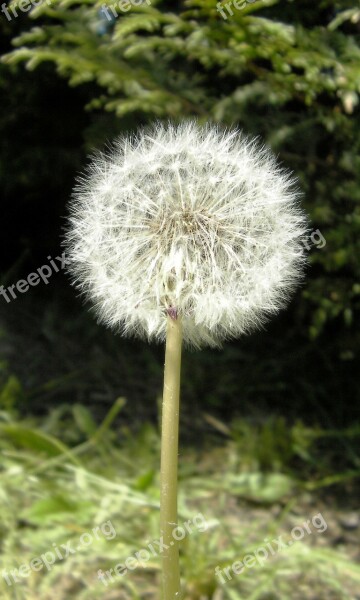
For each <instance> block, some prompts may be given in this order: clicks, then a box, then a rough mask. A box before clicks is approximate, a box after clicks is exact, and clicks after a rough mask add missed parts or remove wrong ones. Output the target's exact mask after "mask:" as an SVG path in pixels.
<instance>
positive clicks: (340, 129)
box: [0, 0, 360, 600]
mask: <svg viewBox="0 0 360 600" xmlns="http://www.w3.org/2000/svg"><path fill="white" fill-rule="evenodd" d="M19 5H20V6H24V4H23V2H19V3H18V0H13V1H12V2H11V3H10V5H8V7H7V9H8V11H9V15H10V17H11V18H10V19H8V18H7V16H6V14H5V12H4V11H2V13H0V55H1V56H2V60H1V62H0V92H1V101H2V111H1V112H0V180H1V200H2V222H1V225H2V228H1V238H0V244H1V258H0V261H1V262H0V284H1V285H4V286H5V287H7V286H9V285H11V284H14V283H16V282H17V281H18V280H19V279H23V278H26V277H27V276H28V274H29V273H31V272H32V271H34V270H36V269H37V268H39V267H41V266H42V265H45V264H49V258H48V257H49V256H52V257H55V256H59V255H60V253H61V249H60V242H61V236H62V229H63V225H64V217H65V216H66V211H67V209H66V204H67V201H68V199H69V196H70V194H71V189H72V187H73V185H74V181H75V178H76V176H77V174H78V173H79V171H81V169H83V168H84V166H85V164H86V162H87V155H88V153H89V152H92V151H93V150H95V149H98V148H100V149H104V148H106V145H107V143H108V142H109V141H111V140H112V139H113V138H114V137H115V136H116V135H118V134H120V133H121V132H125V131H126V132H129V131H130V132H132V131H135V130H136V128H137V127H139V126H141V125H145V124H147V123H148V122H150V121H152V120H154V119H156V118H159V119H168V118H171V119H174V120H176V121H178V120H181V119H183V118H187V117H195V118H197V119H199V120H200V121H201V122H206V121H213V122H219V123H222V124H224V125H237V126H239V127H240V128H242V129H243V130H244V131H246V132H248V133H250V134H253V135H257V136H259V137H260V138H261V139H262V140H263V141H264V142H266V143H267V144H268V145H269V146H270V147H271V148H272V149H273V150H274V152H275V153H276V154H277V155H278V157H279V159H280V160H281V161H282V163H283V164H284V165H285V166H287V167H289V168H290V169H292V170H293V171H294V172H295V173H296V175H297V176H298V178H299V182H300V186H301V188H302V190H303V203H304V206H305V208H306V210H307V212H308V214H309V216H310V220H311V229H312V230H319V231H320V232H321V236H322V238H324V239H325V240H326V245H324V246H323V247H321V244H316V243H315V244H313V245H312V247H311V249H310V250H309V268H308V271H307V277H306V281H305V282H304V284H303V286H302V287H301V289H300V290H299V291H298V292H297V294H296V295H295V297H294V298H293V300H292V302H291V304H290V306H289V309H288V310H286V311H283V312H282V313H281V314H280V315H279V316H278V317H277V318H275V319H273V320H272V322H271V323H270V324H269V325H268V326H267V327H266V328H265V329H264V330H262V331H259V332H258V333H256V334H254V335H252V336H249V337H245V338H244V339H240V340H237V341H233V342H231V343H227V344H226V345H225V346H224V348H223V349H222V350H220V351H213V350H206V351H202V352H196V353H189V352H185V353H184V360H183V384H182V414H181V420H182V424H181V435H182V440H181V444H182V448H184V454H183V456H182V460H181V467H180V471H181V472H180V476H181V481H182V483H181V488H182V490H183V497H182V498H181V502H180V506H181V511H180V512H181V515H182V516H184V517H186V516H188V515H189V514H190V513H189V511H190V509H195V507H196V509H197V510H199V509H200V508H201V509H202V508H203V512H204V514H206V515H207V517H208V516H209V515H210V517H211V516H212V515H216V518H218V519H220V520H221V522H222V528H219V527H218V525H219V522H217V525H216V523H215V524H214V527H213V528H212V532H213V535H211V536H207V537H206V538H205V537H200V541H199V540H198V539H197V538H195V541H194V540H193V539H192V538H189V540H186V541H185V542H184V548H183V549H182V560H183V568H184V575H185V576H186V580H187V581H188V587H187V594H188V595H187V596H186V597H187V598H189V599H190V598H191V599H199V600H200V598H202V599H203V598H204V597H205V598H207V597H214V598H216V599H217V600H221V599H222V598H229V599H232V600H237V599H238V598H240V597H242V598H243V597H245V596H246V597H247V596H248V597H251V598H254V599H255V598H263V599H264V600H265V599H267V600H270V598H271V599H272V600H275V599H278V598H281V599H288V598H291V599H292V600H293V599H294V598H304V597H308V598H316V599H317V600H318V599H320V598H324V599H325V598H326V599H327V600H328V599H330V598H335V599H336V598H351V599H353V598H356V597H358V596H356V593H355V591H354V590H355V589H356V588H357V586H358V582H359V577H360V574H359V569H358V565H357V564H356V560H358V559H359V556H358V548H359V544H358V540H357V541H356V542H351V541H349V539H350V538H349V539H348V538H347V537H346V535H347V534H346V535H345V534H344V531H345V530H349V531H350V529H351V531H352V529H353V526H352V525H351V524H350V525H349V521H346V523H347V524H345V525H341V523H340V521H339V516H338V515H331V514H330V513H327V518H328V519H329V523H330V522H331V524H332V527H331V536H330V540H328V541H327V542H326V543H327V545H328V546H334V547H335V546H336V548H338V546H339V544H340V545H341V544H345V545H346V544H347V546H348V548H349V547H350V548H352V546H351V544H352V543H354V548H353V549H351V550H350V554H351V557H352V558H353V559H354V560H353V562H351V560H350V558H349V554H348V555H347V557H345V558H344V557H343V556H342V555H340V554H338V553H335V552H334V553H333V552H332V550H328V549H326V551H325V550H324V552H322V549H321V548H317V547H315V548H313V549H312V551H311V552H310V550H309V549H308V550H307V552H308V554H306V553H305V554H302V553H301V552H302V551H301V550H300V549H298V550H297V551H296V550H295V554H294V555H291V556H288V557H287V558H286V561H287V562H285V563H282V562H281V561H280V566H279V568H280V569H282V574H283V575H282V579H281V582H280V581H279V577H278V574H277V573H278V570H277V569H278V567H277V566H276V565H275V567H272V566H271V565H269V567H266V568H265V569H263V570H262V571H261V573H260V574H259V575H257V576H256V577H255V578H254V577H253V576H252V574H251V572H249V573H247V575H246V577H244V578H243V579H242V582H241V584H239V585H240V587H241V589H240V595H237V592H236V589H237V588H236V585H237V583H234V586H232V587H231V586H230V587H229V588H226V590H225V591H224V590H222V592H221V593H223V595H221V593H220V592H219V588H218V582H216V581H215V579H214V572H213V570H214V566H215V565H216V564H224V565H226V564H228V563H229V562H232V561H233V560H234V558H236V556H235V557H234V553H235V554H236V555H237V556H241V553H245V552H246V551H248V548H249V546H248V542H249V539H250V538H251V540H252V543H254V544H255V545H256V543H257V544H259V543H261V540H262V539H263V537H264V536H265V535H275V533H276V535H278V532H279V529H277V528H279V527H282V526H283V525H284V523H285V524H286V527H287V531H288V527H289V526H290V525H291V523H290V521H289V522H288V521H286V519H288V518H289V515H290V514H292V513H291V511H292V509H293V507H294V506H295V505H296V503H297V502H298V501H299V502H300V503H301V508H300V509H299V512H298V513H297V514H298V515H301V514H304V515H306V517H308V516H309V515H310V514H312V511H314V512H315V506H314V502H317V503H318V504H317V510H318V509H319V506H321V502H322V501H323V498H325V499H326V502H327V505H329V503H330V502H332V501H333V500H334V501H335V500H336V501H338V502H339V503H340V506H341V507H342V508H346V507H351V505H352V499H353V498H356V494H357V493H358V484H357V476H358V474H359V472H360V421H359V416H360V402H359V385H358V371H359V368H358V354H359V345H360V332H359V298H360V277H359V275H360V273H359V254H360V242H359V230H360V181H359V176H360V175H359V174H360V136H359V131H360V129H359V126H360V110H359V94H360V46H359V39H360V8H359V7H358V6H354V2H353V0H318V1H317V2H313V0H296V1H292V0H258V2H255V3H252V4H249V5H248V6H247V7H246V8H245V9H244V10H241V11H239V10H236V9H235V8H234V9H233V15H229V16H228V18H227V19H224V18H222V16H221V14H220V13H219V12H218V11H217V9H216V2H215V0H187V1H186V2H182V1H175V0H173V1H172V2H170V1H157V0H153V2H152V3H151V5H148V4H145V3H144V4H143V5H140V6H133V7H132V8H131V10H130V11H129V12H126V13H124V12H121V10H120V8H118V9H114V11H112V10H111V9H108V14H110V16H111V15H113V13H114V14H116V16H113V18H111V19H108V18H107V17H106V14H105V12H104V9H103V4H102V2H101V0H100V1H99V2H95V1H94V0H79V1H73V0H51V2H49V3H47V2H44V3H43V4H40V5H39V6H36V7H35V6H32V7H30V8H31V10H29V11H27V12H23V11H22V10H21V9H20V8H19ZM108 6H110V4H109V5H108ZM113 6H115V7H116V6H119V5H118V4H117V3H116V2H115V3H114V4H113ZM224 10H226V9H224ZM14 11H15V12H14ZM15 14H18V16H17V17H15V16H14V15H15ZM318 240H319V236H318V238H317V241H318ZM162 367H163V348H162V347H157V346H148V345H147V344H144V343H140V342H138V341H136V340H124V339H123V338H121V337H119V336H115V335H113V333H112V332H111V331H108V330H106V329H105V328H104V327H103V326H99V325H97V323H96V318H95V316H94V315H93V314H92V313H91V312H89V311H88V307H84V306H83V304H82V301H81V299H79V298H77V297H76V294H75V292H74V290H73V289H71V288H70V286H69V282H68V279H67V278H66V276H65V275H64V273H62V272H60V273H57V274H53V275H52V277H51V279H50V280H49V284H48V285H47V286H46V285H45V284H41V285H39V286H37V287H34V288H31V290H29V291H28V292H27V293H26V294H23V295H22V294H18V298H17V299H16V300H13V301H12V302H11V303H9V304H7V303H6V301H5V299H4V298H3V297H0V439H1V442H0V448H1V452H2V461H3V462H2V470H1V471H0V476H1V477H0V478H1V481H2V486H3V487H2V491H1V493H0V499H1V512H2V514H3V515H4V524H3V525H2V530H1V533H2V540H3V541H2V542H1V546H0V549H1V554H2V555H3V559H4V564H5V565H6V566H9V565H13V564H18V563H17V562H16V561H18V560H19V559H18V558H17V557H18V555H20V556H21V557H22V559H21V562H26V560H27V558H31V557H33V556H35V555H36V554H39V553H41V552H42V551H44V550H47V549H48V547H49V546H51V543H53V542H54V541H56V542H58V543H59V542H60V541H64V540H65V539H67V538H68V536H69V535H70V533H71V535H74V532H75V533H76V532H77V533H79V532H81V531H84V530H91V528H92V526H93V524H94V519H100V518H104V515H106V518H107V519H108V518H110V517H111V518H112V519H113V520H114V522H115V523H116V522H117V521H118V524H119V531H120V530H121V532H122V533H121V538H120V540H119V539H118V540H116V544H117V545H116V546H115V545H111V547H110V546H107V548H106V549H105V548H104V549H103V548H102V547H101V548H99V549H98V551H97V561H98V562H97V564H96V568H100V567H102V568H105V567H108V566H112V565H113V563H114V561H115V559H116V557H117V556H119V552H120V553H121V552H122V555H123V556H127V555H129V553H131V552H132V551H133V549H134V546H136V548H140V547H142V546H144V545H145V539H143V538H144V531H146V532H148V536H147V537H148V538H149V537H151V536H150V533H149V532H152V533H151V535H152V537H153V538H154V539H155V538H157V507H158V504H157V503H158V491H157V490H158V480H157V469H158V451H159V435H158V408H159V398H160V395H161V386H162ZM119 398H120V399H119ZM123 398H126V399H127V400H126V401H123ZM116 399H118V400H116ZM315 494H320V495H317V496H316V498H317V500H316V501H315V500H314V495H315ZM322 494H325V496H322ZM119 497H120V498H121V502H120V503H119ZM84 498H85V499H86V502H85V503H84V501H83V499H84ZM185 498H187V500H185ZM54 499H55V500H54ZM299 499H300V500H299ZM241 502H243V503H244V502H245V503H246V509H245V508H244V506H245V504H241ZM319 502H320V504H319ZM139 506H141V507H142V508H141V510H140V513H139ZM325 506H326V505H325ZM239 507H240V508H239ZM254 507H256V508H254ZM263 507H265V512H264V511H263V512H262V513H261V510H262V508H263ZM272 511H275V512H272ZM269 515H270V517H269ZM274 515H276V519H275V521H274V522H272V520H273V518H274ZM124 516H125V518H124ZM265 517H266V518H265ZM214 518H215V517H214ZM269 518H270V521H271V523H269ZM299 518H300V517H299ZM262 519H264V520H263V521H262ZM252 520H253V521H254V523H255V525H256V527H255V528H254V526H253V528H252V529H251V527H252V526H251V522H252ZM247 521H249V523H250V525H249V528H248V529H246V528H245V529H244V522H247ZM225 522H226V523H227V524H226V526H225ZM144 523H146V525H145V526H144ZM239 523H240V524H241V526H239ZM339 523H340V524H339ZM49 524H52V525H53V527H52V528H51V527H50V529H49ZM293 524H294V522H292V525H293ZM79 527H80V529H79ZM234 527H235V529H234ZM269 527H270V529H269ZM356 527H357V526H356V525H355V528H356ZM344 528H345V529H344ZM329 529H330V527H329ZM351 531H350V533H351ZM254 532H255V533H254ZM249 535H250V538H249ZM344 535H345V537H346V539H345V538H344ZM349 535H350V534H349ZM351 535H352V534H351ZM24 536H25V537H24ZM24 539H25V543H24ZM44 540H45V541H44ZM134 540H135V541H136V544H135V542H134ZM344 540H345V541H344ZM114 544H115V542H114ZM356 544H357V546H356V548H357V550H356V548H355V545H356ZM298 548H300V547H298ZM89 552H90V553H91V550H89ZM194 552H195V554H196V557H197V558H196V561H194ZM356 553H357V554H356ZM91 557H92V558H91ZM91 560H93V561H94V560H95V559H94V555H93V554H90V558H89V559H88V558H87V555H86V554H85V555H82V558H79V557H77V558H76V559H74V561H70V563H68V562H66V563H62V564H61V566H60V567H59V569H58V570H56V571H55V570H54V572H52V573H51V575H50V576H49V577H46V578H45V580H41V581H40V580H39V579H38V575H37V574H35V578H34V579H31V581H30V580H29V583H27V584H26V586H27V587H26V588H24V589H23V591H21V589H22V588H21V587H20V588H18V591H17V594H18V595H16V598H21V599H22V598H26V600H29V599H30V600H32V598H35V597H36V598H38V597H41V598H42V599H45V600H46V599H47V598H48V597H49V598H52V597H54V594H55V595H56V597H57V598H62V597H64V598H68V597H71V596H76V597H77V598H79V599H80V598H93V597H94V594H95V593H96V594H101V597H104V598H109V600H111V599H112V598H114V597H115V596H113V595H112V594H111V591H109V594H108V595H106V594H105V592H104V590H103V589H102V588H101V585H100V584H99V585H100V587H96V586H95V582H94V581H93V580H91V576H92V575H93V571H94V569H95V566H94V565H95V563H94V564H93V565H91V564H90V563H91ZM281 560H282V559H281ZM345 563H346V565H347V567H346V568H345V566H344V565H345ZM314 565H315V567H314ZM314 568H315V571H314ZM75 571H76V573H77V575H74V573H75ZM158 571H159V561H155V562H154V564H152V565H151V567H150V569H149V572H146V573H145V575H144V577H145V579H144V581H145V584H144V581H143V580H142V579H141V577H142V575H141V576H140V577H139V579H138V578H135V580H132V581H133V582H132V583H131V582H130V581H127V582H126V583H124V586H125V587H124V590H123V593H124V595H122V596H121V595H117V596H116V598H124V599H125V598H128V597H131V598H140V597H143V596H141V593H142V590H143V586H144V585H145V587H146V590H147V591H148V593H149V594H150V595H149V597H155V598H156V597H157V596H156V585H155V583H156V581H155V580H156V577H157V574H158ZM200 574H202V575H201V576H200ZM339 574H341V577H342V579H341V577H340V575H339ZM338 575H339V577H340V579H339V578H338ZM354 582H356V583H354ZM0 583H2V582H0ZM96 585H98V584H96ZM94 586H95V587H94ZM149 586H150V587H149ZM151 586H153V587H151ZM154 586H155V587H154ZM348 586H350V587H348ZM100 588H101V591H100ZM295 588H296V589H295ZM19 589H20V591H19ZM54 589H55V592H54ZM357 589H358V588H357ZM149 590H150V592H149ZM151 590H153V596H151ZM264 590H265V591H264ZM2 593H3V597H4V598H6V599H7V598H13V597H15V596H13V595H12V592H11V591H9V590H8V589H7V588H4V590H2ZM39 593H40V596H39ZM7 594H9V595H7ZM22 594H23V595H22ZM126 594H128V595H126ZM212 594H214V596H212ZM216 594H217V595H216ZM311 594H313V595H311ZM96 597H99V596H98V595H97V596H96Z"/></svg>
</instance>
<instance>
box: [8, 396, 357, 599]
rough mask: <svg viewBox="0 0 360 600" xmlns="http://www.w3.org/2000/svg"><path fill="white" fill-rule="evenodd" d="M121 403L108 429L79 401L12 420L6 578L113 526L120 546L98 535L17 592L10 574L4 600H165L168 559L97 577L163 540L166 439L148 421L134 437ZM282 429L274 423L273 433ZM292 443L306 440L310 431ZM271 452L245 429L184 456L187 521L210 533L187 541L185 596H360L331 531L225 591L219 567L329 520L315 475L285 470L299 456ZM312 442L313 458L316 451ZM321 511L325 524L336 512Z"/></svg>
mask: <svg viewBox="0 0 360 600" xmlns="http://www.w3.org/2000/svg"><path fill="white" fill-rule="evenodd" d="M122 404H123V402H122V400H121V399H120V400H119V401H118V402H117V403H116V404H115V405H114V407H113V408H112V410H111V411H110V413H109V415H108V416H107V417H106V419H105V421H104V422H103V423H102V425H100V427H98V426H97V425H96V424H95V423H94V421H93V419H92V417H91V414H90V412H89V411H88V410H87V409H85V408H84V407H82V406H79V405H77V406H75V407H74V408H72V409H70V408H69V407H68V408H63V409H59V410H58V411H57V412H53V413H52V414H51V415H50V416H49V418H48V419H45V420H44V419H43V420H42V421H41V422H40V421H38V422H36V421H35V420H34V421H31V420H28V421H26V422H20V421H17V420H16V419H14V417H11V416H10V413H6V412H3V413H2V415H1V422H0V430H1V431H0V433H1V457H2V458H1V471H0V510H1V516H2V520H1V570H2V569H4V568H5V569H6V570H7V572H9V571H11V569H18V568H19V567H20V566H21V565H22V564H29V563H30V561H31V560H32V559H34V558H35V557H39V556H41V555H42V554H43V553H46V552H49V551H54V549H55V548H62V547H61V544H64V545H66V543H68V542H69V543H70V545H71V547H72V548H74V549H75V548H77V547H78V545H79V539H80V536H81V535H83V534H84V533H86V532H88V533H90V534H91V532H92V530H93V528H94V527H96V526H98V525H101V524H103V523H105V522H108V521H110V522H111V525H112V526H113V527H114V529H115V530H116V536H115V537H113V538H112V539H111V536H110V535H108V536H105V535H104V534H102V535H99V536H98V539H95V536H94V535H92V538H93V541H92V543H91V544H89V545H88V546H87V547H84V546H83V547H81V549H80V550H79V551H77V552H75V553H71V554H70V555H69V556H67V557H66V559H64V560H60V559H59V560H57V561H56V563H55V564H54V566H51V567H50V569H49V570H47V569H46V568H45V567H43V568H42V569H41V570H40V571H38V572H36V571H34V570H31V572H30V574H29V575H28V576H26V577H22V578H20V579H21V581H20V582H19V583H17V584H16V585H15V584H13V585H12V586H8V585H7V584H6V582H5V580H4V578H3V577H1V578H0V596H1V598H3V599H4V600H10V599H16V600H39V599H41V600H48V599H49V600H50V599H53V598H56V599H57V600H62V599H64V600H65V599H67V598H75V599H77V600H85V599H86V600H87V599H91V600H93V599H98V598H103V599H104V600H111V599H114V600H115V598H116V599H120V600H121V599H122V598H123V599H127V598H129V599H130V598H131V599H135V600H136V599H145V598H147V599H154V600H155V599H158V598H159V591H158V590H159V575H160V556H158V555H156V556H151V557H150V559H149V560H148V561H147V562H146V563H144V565H143V566H142V567H141V566H139V567H138V568H136V569H135V570H132V571H130V570H128V571H127V573H126V574H125V575H122V576H116V575H115V576H114V577H113V582H111V581H109V580H106V583H107V585H104V583H102V581H100V579H99V578H98V570H99V569H102V570H103V571H106V570H109V569H111V568H114V566H115V565H117V564H119V563H124V562H125V560H126V559H127V558H128V557H130V556H134V554H135V552H137V551H139V550H141V549H144V548H147V547H148V544H149V543H152V542H154V540H158V538H159V533H158V528H159V491H158V490H159V478H158V463H159V448H160V446H159V444H160V442H159V436H158V433H157V431H156V429H155V428H154V427H152V426H150V425H148V426H144V427H143V428H142V429H141V431H140V432H138V433H137V434H136V435H135V434H133V433H131V432H130V431H129V430H128V429H127V428H126V427H125V426H122V425H121V413H120V417H119V415H118V413H119V411H120V410H121V407H122ZM115 417H118V418H117V420H116V421H114V419H115ZM119 423H120V424H119ZM279 427H280V429H281V427H282V426H281V424H280V425H279V423H277V424H275V426H274V425H271V429H272V430H273V431H275V436H276V435H278V434H279ZM298 427H299V426H298ZM246 428H247V429H246ZM251 432H252V433H251ZM276 432H277V433H276ZM308 433H309V434H310V432H309V431H308ZM313 434H314V435H315V433H314V432H313ZM257 435H258V436H260V438H261V439H263V443H265V441H264V440H266V439H267V442H266V443H267V444H268V456H267V458H266V460H265V459H264V457H263V456H262V457H261V456H257V452H256V449H255V448H254V447H251V446H250V440H251V439H253V438H254V437H256V436H257ZM294 435H295V438H296V440H298V438H301V436H302V437H304V431H303V432H302V434H301V435H300V433H299V431H298V430H297V433H295V434H294ZM69 440H72V442H74V441H77V443H76V444H75V445H73V443H69ZM115 440H119V441H118V443H115ZM273 446H274V447H275V448H276V442H275V441H274V440H272V439H271V435H270V432H269V431H268V432H267V433H266V432H265V433H264V430H263V429H262V430H261V432H260V433H259V431H258V432H256V431H255V429H254V428H251V427H250V426H249V425H246V424H245V423H242V424H241V423H238V424H235V426H234V428H233V430H232V432H231V436H230V438H229V440H228V441H227V442H226V443H224V444H223V445H219V446H218V447H213V448H208V449H207V450H206V451H205V450H194V449H191V448H189V449H185V450H182V454H181V456H180V490H181V492H180V498H179V523H180V524H181V523H184V522H186V521H188V520H191V519H193V518H194V516H195V515H197V514H199V513H201V514H202V515H203V517H204V519H206V522H207V529H206V530H205V531H204V530H202V531H201V530H200V529H196V528H194V530H193V533H192V534H188V535H187V536H186V537H185V539H184V540H183V541H182V542H181V568H182V574H183V582H184V589H185V598H186V599H187V600H206V599H208V600H210V599H212V600H222V599H223V600H225V599H230V600H240V599H241V600H242V599H245V598H246V599H252V600H255V599H260V600H283V599H284V600H285V599H293V598H295V599H297V598H299V599H300V598H314V599H315V598H316V599H322V598H324V600H325V598H326V599H329V598H330V599H332V598H335V599H336V598H339V599H340V598H348V599H353V598H355V595H354V590H355V589H356V588H358V587H359V585H360V568H359V566H358V564H356V562H355V560H353V559H352V558H351V557H350V556H349V555H348V554H347V552H346V549H345V548H344V549H342V550H341V551H340V550H337V549H334V548H332V547H331V545H330V538H331V531H329V530H327V531H325V532H323V533H321V534H320V533H317V532H316V531H313V533H312V534H311V535H308V536H305V537H304V539H303V540H301V541H299V542H297V543H294V544H293V545H292V546H291V548H287V549H286V550H283V551H282V552H277V553H275V554H274V556H271V557H270V558H269V559H268V560H266V561H265V562H264V564H263V565H262V566H261V567H260V566H258V565H256V566H254V567H253V568H246V569H244V570H243V572H242V573H241V575H235V574H233V575H232V578H231V580H230V581H226V583H223V582H221V581H220V580H219V578H218V577H216V575H215V568H216V566H218V565H219V567H220V568H222V569H223V568H225V567H227V566H229V565H231V564H232V563H234V561H236V560H242V559H243V558H244V557H245V556H246V555H248V554H250V553H252V552H254V551H255V550H256V549H257V548H258V547H260V546H264V539H265V538H267V539H269V540H272V539H274V538H277V537H278V536H279V535H280V534H283V535H284V537H285V538H289V534H290V529H291V527H292V526H293V525H294V524H299V525H300V524H301V523H303V522H304V521H305V520H306V519H311V518H312V517H313V515H314V514H316V513H318V512H319V507H318V506H317V505H316V501H315V499H313V500H314V501H313V503H311V502H303V501H302V497H303V496H304V494H305V495H307V496H309V491H306V490H309V489H311V484H314V481H315V482H316V477H315V475H314V480H313V481H302V480H301V478H300V477H297V476H296V475H295V474H294V473H291V470H290V469H289V468H287V462H286V461H287V460H290V455H291V454H292V453H291V451H290V450H289V449H288V450H289V458H287V459H286V460H285V458H284V462H283V464H280V463H281V461H280V455H279V454H278V453H277V452H276V451H275V449H273V450H272V451H271V450H270V448H271V447H273ZM305 446H306V447H307V452H308V454H309V457H310V458H311V447H310V444H309V443H307V444H305V445H304V447H305ZM271 452H272V458H271V456H270V454H271ZM283 452H285V449H283ZM264 461H265V462H264ZM310 462H311V461H310ZM320 483H321V477H318V478H317V484H318V485H320ZM314 487H316V486H314ZM294 507H297V512H296V518H295V517H294V514H293V509H294ZM290 515H292V518H291V519H292V520H291V519H290ZM323 515H324V518H327V512H326V510H323ZM289 519H290V520H289ZM294 519H295V520H294ZM289 523H291V525H290V524H289ZM329 529H330V526H329ZM155 547H156V546H155Z"/></svg>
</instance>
